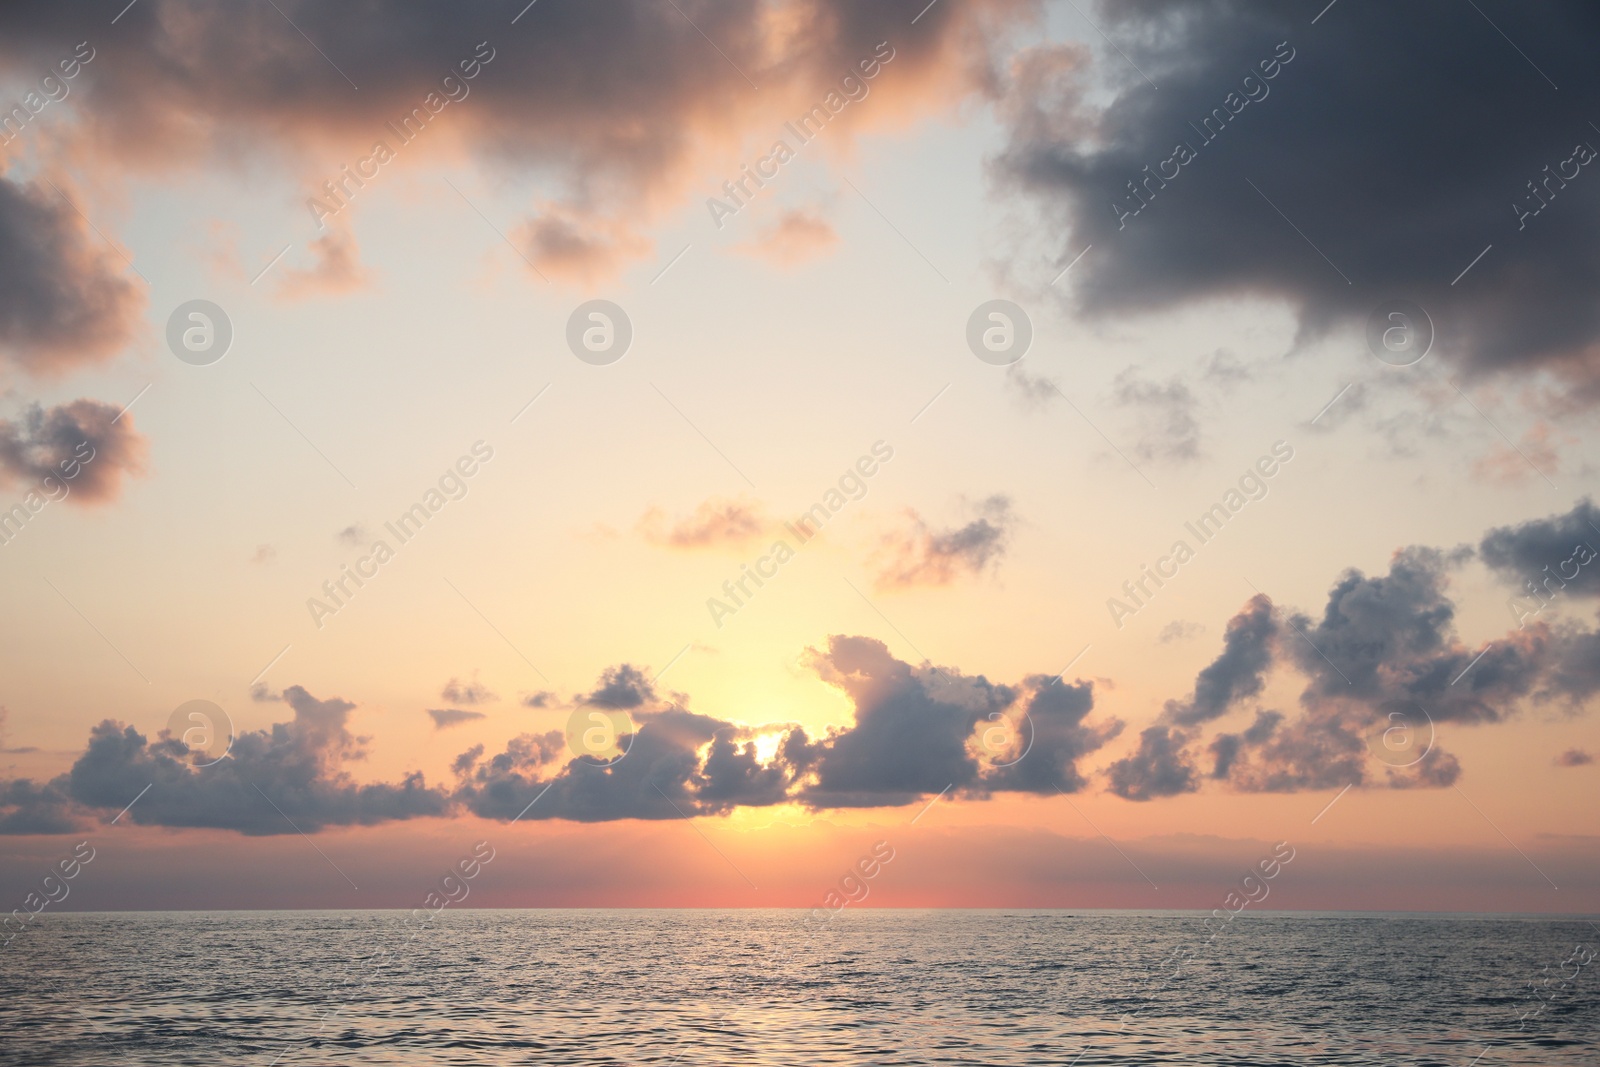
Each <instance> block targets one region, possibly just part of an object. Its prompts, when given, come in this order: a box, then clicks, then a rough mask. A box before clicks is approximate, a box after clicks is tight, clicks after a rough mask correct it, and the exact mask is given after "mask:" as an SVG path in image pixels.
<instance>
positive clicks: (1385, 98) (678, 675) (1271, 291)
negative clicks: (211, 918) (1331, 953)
mask: <svg viewBox="0 0 1600 1067" xmlns="http://www.w3.org/2000/svg"><path fill="white" fill-rule="evenodd" d="M1596 32H1600V13H1596V12H1594V11H1591V10H1588V9H1584V8H1581V7H1578V6H1571V7H1566V8H1562V9H1552V10H1550V11H1549V12H1545V13H1541V14H1540V16H1539V17H1538V18H1537V19H1535V18H1533V17H1531V16H1530V13H1529V12H1528V11H1526V10H1524V9H1522V8H1520V7H1518V6H1517V5H1514V4H1511V3H1509V0H1479V2H1478V3H1477V4H1457V3H1446V2H1444V0H1435V2H1418V3H1413V4H1407V5H1404V6H1403V7H1401V8H1394V7H1390V6H1388V5H1377V4H1372V3H1364V2H1362V0H1342V2H1339V0H1335V3H1334V4H1331V5H1330V4H1327V3H1326V0H1313V2H1306V3H1300V2H1293V3H1266V2H1252V0H1206V2H1202V3H1181V4H1180V3H1178V2H1176V0H1127V2H1108V3H1094V2H1090V0H1079V2H1077V3H1073V2H1063V3H1059V4H1057V3H1048V4H1040V3H1032V2H1025V0H935V2H934V3H933V4H928V3H927V0H906V2H901V0H889V2H884V3H875V4H871V5H866V4H851V3H846V2H842V0H764V2H756V0H750V2H743V0H739V2H725V0H616V2H612V3H606V4H591V5H584V4H579V3H575V2H563V0H536V2H535V3H533V4H531V5H530V4H527V3H526V0H513V2H510V3H499V2H497V0H496V2H487V3H481V4H473V5H470V6H466V7H463V6H460V5H452V4H446V3H443V2H431V0H430V2H426V3H411V4H407V5H405V6H404V7H403V8H402V7H401V6H400V5H395V4H381V3H375V2H371V3H360V4H338V5H322V4H315V3H311V2H309V0H276V2H273V0H265V2H257V0H252V2H250V3H243V4H235V5H227V6H226V7H223V6H220V5H219V6H205V5H199V4H194V3H191V2H186V0H136V2H135V3H134V4H132V5H128V4H127V0H111V2H109V3H102V2H101V0H93V2H89V3H78V4H71V5H64V4H58V3H47V2H44V0H39V2H31V3H13V4H10V5H8V6H7V8H6V10H5V12H4V14H0V108H6V109H12V110H10V112H9V117H5V116H0V161H3V173H0V282H3V284H0V382H3V383H4V384H3V388H4V391H3V395H0V542H3V543H0V599H3V603H4V604H5V605H6V609H5V610H4V611H3V612H0V648H3V649H4V651H3V652H0V662H3V665H4V669H3V670H0V892H3V893H4V894H5V898H6V899H7V900H12V903H7V904H5V906H4V910H9V909H10V908H12V907H14V906H17V905H18V904H20V902H21V900H22V898H23V897H24V896H25V895H26V894H27V893H28V892H29V891H30V890H31V889H32V888H33V887H34V886H35V884H36V883H37V882H38V880H39V876H40V875H41V874H42V873H44V872H46V871H47V870H48V869H49V867H50V865H51V864H52V863H54V862H55V860H56V859H57V858H58V857H59V856H61V855H65V854H67V853H69V852H70V851H71V848H72V846H73V845H74V844H76V843H77V842H79V841H89V842H91V843H92V844H93V846H94V847H95V849H96V850H97V858H96V859H95V861H94V863H93V865H92V867H90V868H89V870H88V873H87V874H86V876H85V877H82V878H79V879H77V880H76V881H75V882H74V883H73V889H72V895H71V897H70V899H69V900H67V901H65V902H63V903H62V904H61V905H60V907H61V908H63V909H70V908H89V909H123V908H137V909H145V908H264V907H286V908H287V907H351V908H357V907H414V906H417V905H418V904H419V903H420V902H421V900H422V899H423V897H424V896H425V895H426V894H427V893H428V892H429V891H430V886H431V884H432V881H433V880H434V879H435V878H436V874H437V871H438V870H439V869H442V868H443V867H444V866H446V865H449V864H451V863H453V862H454V861H455V860H457V859H458V858H459V857H460V856H463V855H467V854H469V853H470V852H471V849H472V847H473V846H474V844H475V843H476V842H479V841H485V840H487V841H489V842H491V843H492V845H493V847H494V848H495V850H496V860H495V862H494V863H493V865H492V866H491V867H490V868H488V873H487V874H486V875H485V876H484V877H483V878H481V879H480V880H478V881H477V882H476V883H475V884H474V888H473V896H472V897H471V900H470V903H471V904H473V905H476V904H480V903H481V904H493V905H501V906H548V905H555V906H627V907H635V906H704V905H716V906H724V905H726V906H750V907H776V906H785V907H788V906H794V907H815V906H821V904H822V902H823V900H824V898H825V897H826V896H827V894H829V893H830V892H831V891H833V890H834V889H835V888H836V887H837V885H838V883H839V881H840V878H841V877H842V876H844V875H847V874H848V873H849V871H850V870H851V869H852V867H853V866H854V865H855V864H856V862H857V861H858V859H860V858H861V857H862V856H864V855H867V854H868V853H869V852H870V851H871V849H872V847H873V845H874V843H875V842H878V841H886V842H888V843H889V845H891V846H892V848H893V849H894V852H895V858H894V860H893V862H892V863H889V864H888V865H886V866H885V867H884V870H883V873H882V874H881V875H880V876H878V877H877V878H876V879H875V880H874V881H873V882H872V885H871V892H870V894H869V895H868V896H867V897H866V899H865V900H863V901H861V902H860V903H861V904H863V905H865V906H879V905H883V906H919V907H920V906H939V907H945V906H950V907H970V906H982V907H988V906H1000V907H1072V908H1089V907H1134V908H1203V909H1211V908H1216V907H1221V906H1222V901H1223V898H1224V897H1225V895H1226V894H1228V893H1229V892H1230V891H1231V890H1232V888H1233V886H1234V884H1235V883H1236V882H1237V880H1238V877H1239V875H1240V874H1242V873H1243V872H1245V871H1246V870H1247V869H1249V868H1250V867H1251V866H1253V865H1254V864H1256V863H1257V861H1258V860H1260V859H1261V858H1262V857H1264V856H1267V855H1269V854H1271V850H1272V848H1273V846H1274V845H1275V844H1276V843H1278V842H1288V843H1290V844H1291V845H1292V846H1293V848H1294V850H1295V860H1294V862H1293V864H1292V865H1291V866H1289V867H1288V868H1287V869H1286V870H1285V872H1284V873H1283V874H1282V875H1281V876H1280V877H1279V878H1278V879H1277V880H1275V881H1274V883H1273V886H1272V895H1271V897H1270V899H1269V900H1268V901H1267V902H1264V903H1263V905H1262V906H1263V907H1283V908H1309V909H1345V908H1349V909H1401V910H1421V911H1451V910H1462V911H1514V912H1593V911H1600V875H1597V872H1600V866H1597V863H1600V811H1597V808H1596V805H1595V803H1594V800H1595V796H1596V788H1597V784H1600V766H1597V765H1596V762H1595V760H1596V759H1597V758H1600V730H1597V728H1596V724H1595V721H1594V718H1593V710H1594V708H1595V705H1596V703H1597V700H1600V632H1597V631H1596V628H1595V627H1596V613H1597V608H1600V604H1597V601H1600V577H1596V575H1597V574H1600V556H1597V552H1600V507H1596V506H1595V505H1594V504H1593V503H1591V497H1592V496H1593V495H1594V494H1595V493H1596V491H1597V488H1596V481H1597V474H1600V470H1597V467H1596V464H1595V457H1594V454H1593V451H1592V449H1591V448H1590V447H1589V445H1588V442H1589V441H1590V440H1591V439H1592V437H1593V435H1594V433H1595V430H1596V404H1597V403H1600V310H1597V305H1596V303H1595V301H1594V293H1595V292H1596V285H1597V283H1600V251H1597V247H1596V245H1595V242H1594V240H1593V237H1592V235H1593V233H1594V232H1595V230H1594V226H1595V225H1596V224H1597V223H1600V177H1596V176H1593V175H1592V174H1590V171H1591V170H1592V169H1593V168H1591V167H1590V166H1589V165H1588V164H1589V163H1590V161H1592V160H1593V159H1594V158H1595V155H1596V152H1595V148H1594V147H1593V146H1595V145H1600V127H1597V126H1596V125H1595V124H1594V122H1591V121H1590V119H1591V118H1593V119H1594V120H1595V121H1600V95H1597V89H1600V84H1597V76H1596V74H1595V68H1594V64H1593V62H1592V58H1591V56H1590V55H1589V52H1590V51H1591V49H1590V48H1589V47H1588V46H1589V44H1590V42H1592V41H1593V40H1594V39H1595V34H1596ZM408 119H409V125H407V121H408ZM779 145H782V146H783V150H782V151H781V152H780V151H778V146H779ZM1180 145H1181V146H1182V147H1183V148H1184V149H1186V151H1180V150H1179V146H1180ZM380 149H381V150H380ZM750 175H755V176H756V178H752V177H750ZM757 178H759V182H758V181H757V180H756V179H757ZM741 182H742V183H743V188H742V189H741V188H740V183H741ZM1591 185H1592V186H1595V188H1592V189H1591V188H1590V186H1591ZM1475 257H1476V258H1475ZM595 300H603V301H609V302H610V305H611V306H614V307H615V308H620V309H621V311H622V313H623V314H624V315H625V316H626V323H627V326H626V329H622V328H619V324H618V323H617V322H615V321H613V319H614V316H612V318H604V317H602V318H599V319H591V318H589V313H590V312H589V309H580V305H585V304H586V303H587V302H589V301H595ZM994 300H1004V301H1010V302H1012V303H1013V304H1015V305H1017V306H1019V307H1020V308H1021V309H1022V311H1023V312H1024V313H1025V315H1026V317H1027V323H1028V329H1029V330H1031V341H1030V342H1029V344H1028V347H1027V350H1026V352H1025V354H1024V355H1023V356H1022V358H1021V359H1020V360H1019V361H1014V362H1010V363H1009V364H1007V365H999V364H1001V363H1005V361H1006V360H1007V359H1012V358H1013V355H1014V354H1013V355H1007V354H1006V353H1001V354H1000V356H999V357H998V358H990V359H985V358H980V354H979V352H978V351H977V350H975V349H974V348H973V347H972V346H971V345H970V344H969V336H970V335H973V334H975V333H976V334H978V335H980V336H981V332H982V330H983V329H984V328H987V327H988V326H989V325H990V324H992V323H1000V322H1001V321H1002V320H998V319H996V320H991V319H989V318H987V312H982V313H980V310H979V309H980V308H981V306H982V305H985V304H986V303H987V302H989V301H994ZM193 301H206V302H209V303H208V304H205V305H194V304H193V303H192V302H193ZM197 307H198V308H199V310H198V311H196V310H195V309H196V308H197ZM213 307H214V308H216V309H220V310H221V312H222V314H223V315H224V316H225V317H226V323H227V328H226V329H222V328H219V324H218V322H217V321H216V316H215V314H214V312H213V311H211V310H208V309H210V308H213ZM191 312H195V313H196V314H200V315H202V316H203V318H200V319H191V318H189V317H188V316H189V315H190V313H191ZM1391 312H1393V313H1394V314H1396V315H1400V316H1402V317H1401V318H1393V317H1391ZM1419 312H1420V317H1419ZM601 313H602V315H610V314H611V312H608V311H605V310H604V308H602V312H601ZM974 323H976V325H973V324H974ZM1004 324H1005V325H1007V326H1009V327H1015V326H1016V325H1017V324H1016V323H1012V322H1010V321H1009V320H1006V321H1005V323H1004ZM196 327H199V328H200V330H201V333H202V334H205V335H206V336H207V337H209V344H211V345H213V346H215V345H216V344H217V338H218V337H220V336H221V335H222V334H224V333H227V332H229V331H230V330H231V341H230V342H229V343H228V344H227V346H226V351H225V353H222V354H221V355H220V357H219V356H218V355H217V350H216V348H215V347H213V348H211V349H206V348H205V346H204V344H201V346H200V349H185V347H184V344H183V341H182V338H183V335H184V333H185V331H186V330H189V329H192V328H196ZM591 328H599V329H600V330H601V331H602V333H608V334H609V336H610V337H611V340H612V341H613V342H615V341H616V339H617V337H619V336H621V335H622V334H624V333H631V338H630V339H629V340H628V343H627V346H626V350H625V351H624V352H622V354H621V355H620V358H613V356H614V355H615V353H614V351H613V352H600V353H598V354H597V353H596V352H595V351H580V350H581V349H582V347H583V346H582V340H581V338H582V337H583V333H584V331H585V330H586V329H591ZM1386 331H1399V332H1386ZM1022 332H1026V331H1022ZM196 336H199V335H196ZM574 336H576V337H578V338H579V339H580V340H579V343H578V345H577V347H576V348H575V347H574V346H573V345H572V344H571V343H569V338H571V337H574ZM1014 336H1015V332H1014ZM173 339H176V340H175V341H174V340H173ZM1419 339H1425V341H1421V342H1419ZM202 340H205V338H202ZM197 343H199V342H197ZM1419 343H1420V348H1419V347H1418V346H1419ZM1386 344H1387V347H1386ZM980 347H981V346H980ZM988 355H990V356H991V357H994V356H995V354H994V353H993V352H990V353H988ZM580 357H586V358H580ZM608 359H609V360H611V361H610V362H607V360H608ZM419 505H420V511H419V510H418V506H419ZM818 505H820V510H818V508H817V506H818ZM808 512H809V513H810V514H811V515H812V517H813V518H812V526H810V527H807V526H805V525H803V524H802V520H803V518H804V517H805V516H806V515H807V514H808ZM419 514H420V515H421V516H425V521H424V520H423V519H421V518H419V517H418V516H419ZM819 515H825V516H826V521H825V522H823V521H819V520H818V519H817V516H819ZM404 516H410V522H411V525H409V526H406V527H404V528H401V525H400V524H401V521H402V517H404ZM1202 517H1208V519H1207V521H1208V522H1209V525H1201V522H1202ZM1180 543H1181V544H1182V545H1183V546H1184V547H1183V549H1182V550H1181V551H1179V550H1178V548H1177V546H1178V545H1179V544H1180ZM779 544H781V545H783V548H782V549H781V550H778V549H776V547H775V546H777V545H779ZM380 545H381V546H382V548H381V550H380V548H379V546H380ZM1589 546H1593V547H1592V548H1591V547H1589ZM353 572H359V575H360V584H357V582H356V580H355V579H352V578H349V577H347V576H348V575H349V574H350V573H353ZM750 573H756V574H757V575H758V578H759V582H758V581H757V580H756V579H752V578H749V577H747V575H748V574H750ZM1151 574H1156V575H1157V577H1156V578H1151V577H1149V575H1151ZM341 581H343V583H344V587H343V589H340V587H339V583H340V582H341ZM741 581H743V582H744V586H743V588H742V589H741V588H740V585H739V583H740V582H741ZM1141 583H1143V584H1142V586H1141ZM1529 583H1534V584H1535V585H1537V586H1538V589H1539V595H1537V596H1535V595H1534V594H1533V593H1532V590H1531V588H1530V585H1529ZM1540 583H1543V584H1540ZM1480 653H1481V655H1480ZM196 700H198V701H208V702H210V703H211V704H212V705H215V706H216V707H218V708H220V709H222V711H223V712H224V713H225V715H226V717H227V720H229V721H231V726H232V731H231V732H232V743H231V747H230V746H228V745H226V744H225V743H224V745H223V746H222V747H223V748H226V755H222V752H221V750H220V749H219V750H218V752H217V753H216V755H217V756H218V757H219V758H217V759H215V760H213V759H210V758H209V757H206V756H205V755H204V754H203V753H198V752H188V751H186V746H185V745H184V744H183V742H182V740H181V738H182V736H183V730H182V729H181V728H180V729H178V730H176V731H175V732H169V733H164V731H169V730H171V728H172V723H173V722H174V721H175V719H174V715H175V712H176V711H177V709H179V708H180V706H182V705H184V704H186V703H187V702H190V701H196ZM183 721H188V720H186V719H185V720H183ZM603 726H609V727H611V728H612V729H613V732H616V733H618V735H619V736H617V738H616V745H615V746H613V745H612V744H611V740H612V739H611V737H610V735H609V734H606V731H605V730H604V729H601V734H606V736H605V737H604V739H603V743H600V742H595V741H593V740H590V738H591V734H590V731H591V730H593V729H597V728H600V727H603ZM619 726H620V728H621V729H620V730H616V729H615V728H616V727H619ZM222 732H223V733H224V734H227V733H228V729H227V726H226V723H224V725H223V729H222ZM586 746H591V747H586ZM624 753H625V754H624ZM619 757H620V758H619ZM201 764H205V765H203V766H202V765H201ZM147 787H148V788H147ZM130 803H131V807H129V805H130ZM530 804H531V806H529V805H530ZM1330 805H1331V806H1330ZM519 813H520V814H519ZM514 816H515V817H516V818H515V819H513V817H514ZM13 898H14V900H13Z"/></svg>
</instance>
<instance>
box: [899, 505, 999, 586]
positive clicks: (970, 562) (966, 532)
mask: <svg viewBox="0 0 1600 1067" xmlns="http://www.w3.org/2000/svg"><path fill="white" fill-rule="evenodd" d="M974 510H975V511H976V512H977V517H976V518H974V519H973V520H972V521H970V522H968V523H966V524H965V525H963V526H955V527H945V528H942V529H941V528H938V527H933V526H929V525H928V524H927V523H926V522H924V521H923V520H922V517H921V516H919V515H918V514H917V513H916V512H911V513H910V516H909V517H910V522H911V528H910V529H909V530H902V531H896V532H894V533H891V534H886V535H885V536H884V538H883V541H882V544H881V546H880V550H879V556H880V558H881V560H882V563H881V565H880V567H879V569H878V573H877V576H876V578H875V579H874V581H875V582H876V584H877V586H878V588H879V589H908V588H912V587H916V586H940V585H949V584H950V583H951V582H954V581H955V580H956V578H958V577H960V576H961V575H963V574H981V573H983V571H984V569H985V568H986V567H988V566H989V565H990V564H998V562H999V561H1000V559H1001V558H1002V557H1003V556H1004V555H1005V552H1006V548H1007V545H1008V542H1009V540H1010V537H1011V531H1012V528H1013V527H1014V525H1015V523H1016V517H1015V515H1013V514H1012V511H1011V501H1010V499H1009V498H1007V497H1004V496H998V495H997V496H991V497H989V498H988V499H987V500H984V501H983V502H982V503H980V504H978V505H977V507H976V508H975V509H974Z"/></svg>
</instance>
